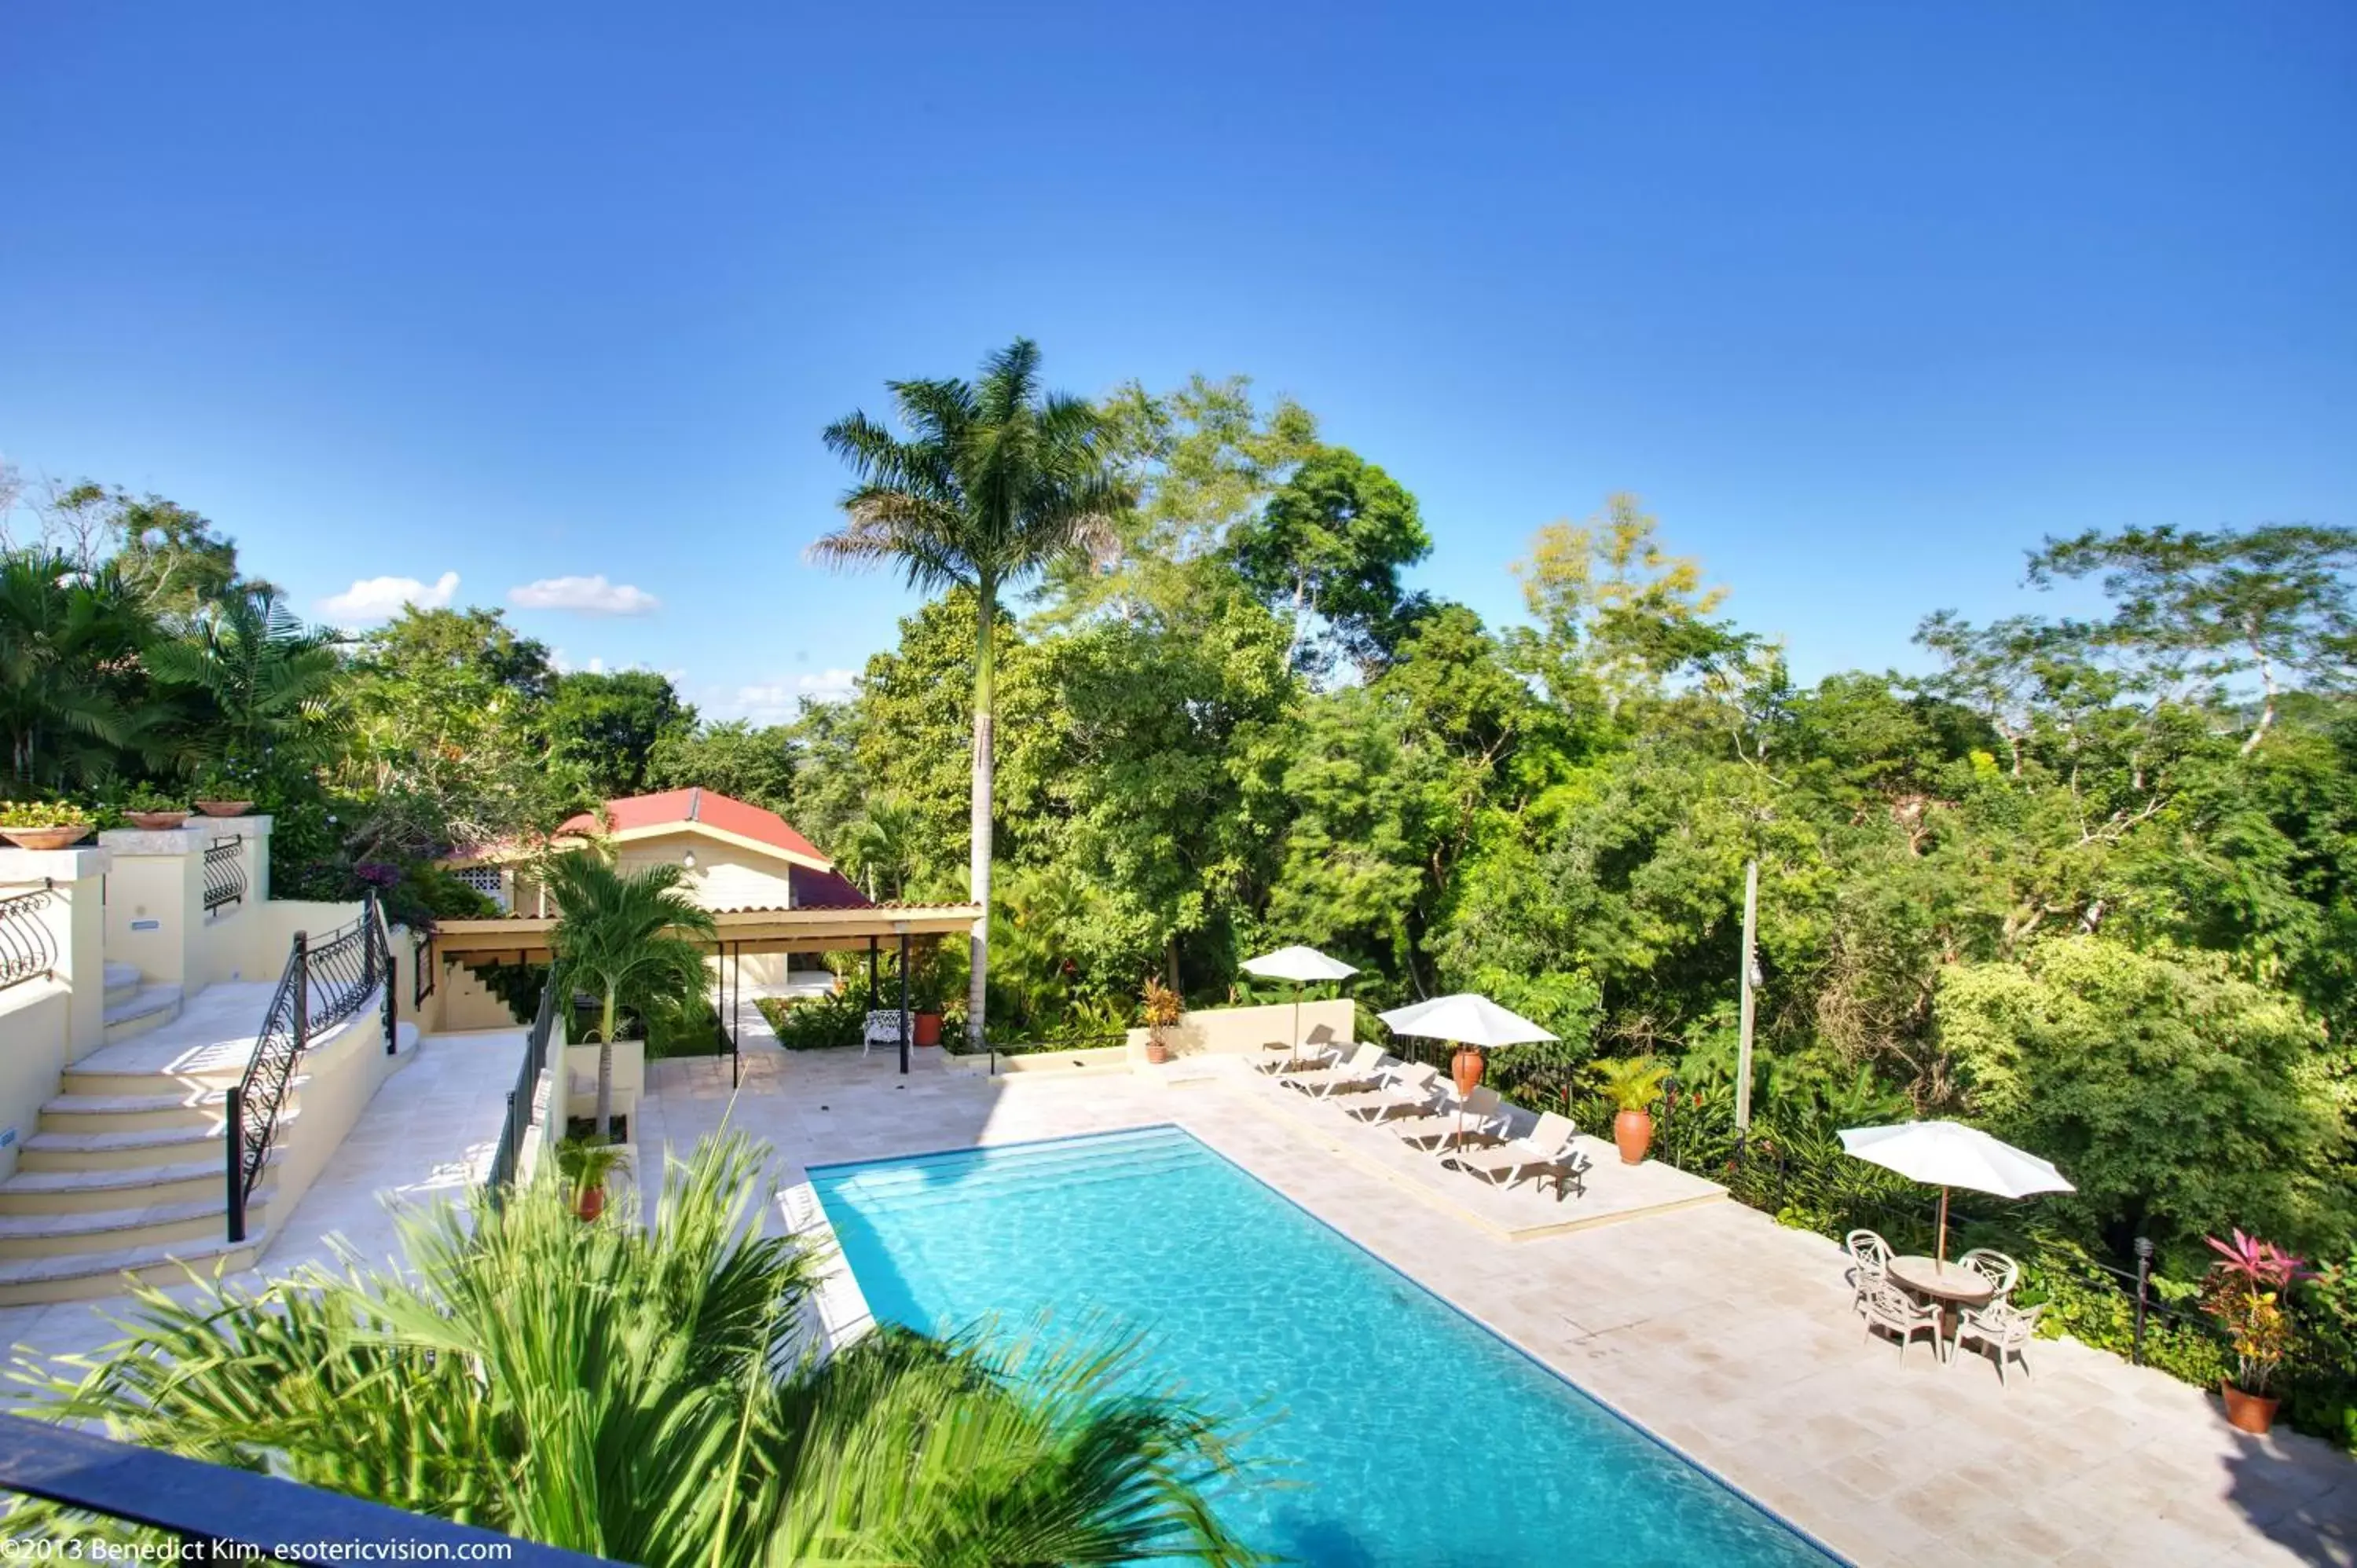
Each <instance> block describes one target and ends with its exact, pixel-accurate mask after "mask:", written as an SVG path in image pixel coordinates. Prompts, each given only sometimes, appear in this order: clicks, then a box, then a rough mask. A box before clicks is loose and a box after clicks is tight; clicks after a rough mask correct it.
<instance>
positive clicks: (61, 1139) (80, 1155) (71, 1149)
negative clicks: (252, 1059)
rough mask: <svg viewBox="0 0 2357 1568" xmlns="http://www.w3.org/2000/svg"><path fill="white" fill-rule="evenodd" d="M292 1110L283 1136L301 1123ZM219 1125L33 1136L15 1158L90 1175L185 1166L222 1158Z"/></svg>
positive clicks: (23, 1166) (283, 1120) (20, 1164)
mask: <svg viewBox="0 0 2357 1568" xmlns="http://www.w3.org/2000/svg"><path fill="white" fill-rule="evenodd" d="M300 1116H301V1112H299V1111H297V1110H296V1109H294V1108H292V1107H291V1106H290V1107H289V1108H288V1109H286V1110H285V1111H282V1112H279V1115H278V1130H279V1135H280V1136H282V1137H283V1136H285V1133H286V1130H287V1129H288V1128H290V1127H293V1126H294V1125H295V1123H296V1121H298V1120H299V1119H300ZM208 1156H210V1157H211V1158H215V1159H218V1158H220V1157H221V1118H220V1117H219V1116H218V1115H216V1116H214V1117H213V1118H212V1119H211V1121H210V1122H208V1123H204V1124H199V1125H184V1126H174V1127H129V1128H116V1129H109V1130H104V1131H91V1130H89V1129H76V1130H73V1131H70V1132H48V1131H46V1130H45V1131H42V1132H38V1133H34V1134H33V1135H32V1136H31V1137H29V1138H27V1139H26V1140H25V1146H24V1151H23V1152H22V1153H21V1154H19V1155H17V1156H16V1168H17V1169H18V1170H20V1171H87V1170H101V1169H107V1168H111V1167H117V1166H126V1167H127V1166H132V1165H176V1164H184V1163H186V1162H188V1161H191V1160H200V1159H204V1158H207V1157H208Z"/></svg>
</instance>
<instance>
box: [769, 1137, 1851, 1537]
mask: <svg viewBox="0 0 2357 1568" xmlns="http://www.w3.org/2000/svg"><path fill="white" fill-rule="evenodd" d="M811 1181H812V1185H813V1187H815V1188H816V1190H817V1193H818V1197H819V1199H820V1201H821V1202H822V1203H823V1205H824V1206H825V1208H826V1213H827V1218H828V1219H830V1220H831V1221H832V1222H833V1223H834V1230H835V1234H836V1236H837V1238H838V1239H839V1240H840V1241H841V1244H842V1247H843V1251H844V1255H845V1258H846V1260H847V1261H848V1262H850V1264H851V1268H852V1272H853V1273H854V1274H856V1276H857V1278H858V1281H859V1285H860V1288H861V1290H862V1291H864V1292H865V1293H866V1297H867V1302H868V1305H869V1307H870V1309H871V1310H873V1311H874V1313H875V1314H876V1316H877V1317H878V1318H879V1319H883V1320H886V1321H891V1322H899V1323H903V1324H907V1325H909V1326H913V1327H918V1328H926V1329H938V1328H942V1327H954V1326H963V1325H966V1324H969V1323H972V1322H974V1321H975V1320H977V1319H980V1318H984V1317H988V1316H996V1317H997V1318H998V1319H999V1320H1001V1321H1002V1322H1005V1323H1007V1324H1010V1325H1017V1324H1026V1325H1028V1323H1029V1322H1030V1321H1031V1320H1032V1319H1034V1318H1035V1317H1036V1316H1039V1315H1040V1314H1042V1313H1049V1314H1053V1315H1055V1316H1057V1317H1059V1318H1060V1319H1062V1320H1064V1321H1068V1322H1073V1321H1079V1320H1082V1319H1084V1318H1086V1317H1088V1316H1091V1315H1102V1314H1111V1315H1113V1316H1115V1317H1117V1318H1118V1319H1120V1320H1121V1321H1123V1322H1125V1323H1126V1324H1129V1325H1131V1326H1135V1327H1136V1328H1139V1329H1142V1330H1144V1331H1145V1332H1146V1334H1147V1335H1148V1336H1149V1347H1150V1354H1151V1358H1152V1360H1153V1363H1154V1367H1155V1369H1156V1371H1157V1373H1159V1374H1161V1375H1162V1376H1163V1377H1165V1378H1170V1379H1176V1380H1179V1382H1181V1383H1183V1384H1184V1385H1185V1387H1186V1389H1187V1390H1188V1391H1189V1392H1190V1393H1191V1394H1192V1395H1193V1396H1194V1397H1195V1398H1196V1399H1197V1400H1198V1401H1199V1402H1202V1403H1205V1404H1208V1405H1211V1406H1214V1407H1218V1408H1223V1409H1228V1410H1245V1409H1248V1410H1251V1411H1253V1412H1258V1413H1262V1414H1271V1415H1275V1417H1277V1419H1275V1420H1274V1421H1272V1422H1270V1423H1268V1425H1267V1426H1266V1427H1265V1430H1263V1431H1261V1432H1259V1433H1257V1434H1254V1436H1253V1437H1252V1439H1251V1442H1250V1444H1249V1446H1248V1449H1247V1451H1248V1452H1253V1453H1255V1454H1258V1455H1265V1456H1268V1457H1272V1458H1275V1459H1277V1460H1281V1461H1284V1462H1286V1470H1285V1474H1286V1475H1287V1476H1288V1477H1290V1478H1291V1479H1292V1480H1293V1481H1294V1482H1296V1483H1297V1484H1296V1485H1293V1486H1288V1487H1260V1488H1254V1489H1250V1490H1245V1491H1242V1492H1239V1493H1236V1494H1234V1495H1232V1496H1229V1497H1227V1498H1223V1499H1222V1502H1221V1505H1220V1511H1221V1514H1222V1518H1223V1519H1224V1520H1226V1521H1227V1522H1228V1523H1229V1525H1230V1526H1231V1528H1232V1529H1235V1530H1238V1531H1239V1532H1240V1533H1241V1534H1243V1536H1244V1538H1245V1539H1246V1540H1248V1541H1251V1542H1252V1543H1253V1544H1254V1545H1256V1546H1258V1547H1260V1548H1261V1549H1263V1550H1265V1551H1274V1552H1281V1553H1283V1554H1284V1555H1286V1556H1287V1557H1290V1558H1292V1559H1294V1560H1295V1561H1297V1562H1301V1563H1316V1564H1334V1565H1356V1564H1370V1565H1372V1564H1379V1563H1414V1564H1418V1565H1419V1568H1431V1565H1434V1564H1450V1565H1456V1568H1531V1565H1534V1564H1542V1563H1580V1564H1605V1563H1629V1564H1634V1563H1645V1564H1695V1565H1712V1568H1733V1565H1738V1564H1740V1565H1764V1564H1778V1565H1783V1564H1803V1563H1806V1564H1812V1565H1814V1568H1824V1564H1825V1563H1828V1562H1830V1561H1831V1559H1829V1558H1827V1557H1826V1556H1825V1555H1824V1553H1823V1552H1820V1551H1818V1550H1817V1549H1816V1548H1814V1547H1813V1546H1812V1545H1811V1544H1810V1543H1809V1542H1808V1541H1806V1540H1804V1539H1803V1537H1801V1536H1799V1535H1797V1534H1795V1533H1794V1532H1793V1531H1792V1530H1789V1529H1787V1528H1785V1527H1784V1526H1782V1525H1781V1524H1779V1523H1778V1522H1777V1521H1776V1520H1774V1519H1773V1518H1771V1517H1770V1516H1769V1515H1768V1514H1766V1513H1764V1512H1762V1511H1760V1509H1758V1508H1756V1507H1754V1506H1753V1505H1752V1504H1750V1503H1749V1502H1748V1501H1746V1500H1745V1499H1744V1498H1740V1497H1738V1496H1737V1495H1736V1494H1735V1493H1734V1492H1732V1491H1729V1490H1728V1489H1727V1487H1724V1486H1722V1485H1720V1484H1719V1483H1718V1482H1717V1481H1716V1480H1714V1479H1713V1478H1712V1477H1710V1476H1708V1475H1706V1473H1704V1472H1703V1471H1701V1470H1698V1469H1696V1468H1695V1466H1692V1465H1689V1464H1687V1463H1686V1462H1685V1461H1684V1460H1682V1459H1680V1458H1679V1457H1678V1456H1677V1455H1674V1454H1673V1453H1671V1452H1670V1451H1669V1450H1668V1449H1666V1448H1664V1447H1663V1446H1662V1445H1661V1444H1657V1443H1655V1442H1653V1441H1652V1439H1651V1438H1649V1437H1647V1436H1646V1435H1644V1434H1642V1433H1641V1432H1639V1431H1638V1430H1637V1429H1636V1428H1634V1427H1632V1426H1631V1425H1629V1424H1628V1423H1625V1422H1623V1421H1622V1420H1620V1418H1619V1417H1618V1416H1616V1415H1614V1414H1612V1413H1611V1412H1609V1411H1608V1410H1606V1409H1605V1408H1604V1407H1603V1406H1601V1405H1599V1404H1598V1403H1597V1402H1595V1401H1593V1400H1591V1399H1589V1398H1587V1396H1586V1395H1584V1394H1582V1393H1580V1392H1579V1391H1577V1389H1575V1388H1574V1387H1572V1385H1571V1384H1569V1383H1567V1382H1566V1381H1564V1380H1562V1379H1561V1378H1559V1377H1556V1376H1555V1374H1554V1373H1552V1372H1550V1371H1548V1370H1547V1369H1545V1368H1544V1367H1542V1366H1540V1365H1539V1364H1538V1363H1537V1362H1535V1361H1533V1360H1531V1359H1529V1358H1528V1357H1525V1356H1524V1355H1523V1354H1522V1353H1521V1352H1520V1351H1518V1350H1516V1349H1514V1348H1512V1346H1510V1345H1508V1344H1506V1343H1505V1342H1504V1341H1503V1340H1501V1339H1500V1338H1498V1337H1496V1336H1495V1335H1492V1334H1491V1333H1490V1332H1489V1331H1488V1330H1487V1329H1484V1328H1483V1327H1481V1326H1480V1325H1479V1324H1477V1323H1475V1322H1473V1320H1472V1319H1470V1318H1469V1317H1467V1316H1464V1315H1463V1314H1462V1313H1460V1312H1458V1311H1457V1310H1456V1309H1455V1308H1454V1307H1451V1306H1450V1305H1448V1304H1447V1303H1446V1302H1443V1301H1442V1300H1440V1299H1439V1298H1438V1297H1437V1296H1435V1295H1433V1294H1430V1293H1429V1292H1427V1291H1426V1290H1425V1289H1423V1287H1421V1286H1419V1285H1417V1284H1415V1283H1414V1282H1412V1281H1410V1280H1408V1279H1407V1278H1406V1277H1405V1276H1404V1275H1402V1274H1400V1273H1397V1272H1395V1271H1394V1270H1393V1269H1391V1268H1390V1267H1389V1266H1387V1265H1386V1264H1384V1263H1383V1262H1381V1261H1380V1260H1378V1259H1376V1258H1375V1257H1373V1256H1372V1254H1370V1253H1368V1252H1365V1251H1361V1249H1360V1248H1359V1247H1357V1246H1356V1245H1354V1244H1353V1243H1351V1241H1349V1240H1346V1239H1345V1238H1343V1237H1342V1236H1341V1235H1340V1234H1339V1233H1338V1232H1336V1231H1334V1230H1330V1229H1329V1228H1328V1227H1327V1226H1326V1225H1324V1224H1323V1223H1322V1222H1320V1221H1318V1219H1313V1218H1312V1217H1311V1216H1310V1215H1309V1214H1308V1213H1307V1212H1306V1211H1304V1210H1303V1209H1301V1208H1299V1207H1297V1205H1295V1204H1294V1203H1292V1202H1291V1201H1290V1200H1288V1199H1286V1198H1285V1197H1282V1196H1280V1195H1279V1194H1277V1193H1276V1192H1275V1191H1274V1190H1272V1189H1271V1188H1269V1187H1266V1186H1265V1185H1263V1184H1262V1183H1261V1182H1260V1181H1258V1180H1257V1179H1255V1178H1254V1177H1253V1176H1250V1175H1248V1174H1246V1173H1245V1172H1244V1171H1243V1170H1242V1169H1240V1168H1239V1167H1237V1166H1236V1165H1232V1164H1231V1163H1230V1162H1229V1161H1228V1160H1227V1159H1225V1158H1224V1157H1222V1155H1218V1154H1216V1153H1214V1152H1213V1151H1212V1150H1211V1148H1209V1147H1208V1146H1206V1145H1205V1144H1201V1143H1200V1142H1198V1141H1197V1140H1196V1139H1195V1138H1193V1137H1192V1136H1190V1135H1189V1134H1188V1133H1186V1132H1184V1131H1182V1130H1180V1129H1179V1128H1177V1127H1148V1128H1142V1129H1139V1130H1136V1131H1134V1132H1127V1133H1110V1134H1106V1135H1103V1136H1098V1137H1087V1138H1071V1139H1061V1140H1058V1141H1055V1142H1052V1143H1040V1144H1013V1145H1006V1146H1001V1147H997V1148H991V1149H975V1150H962V1151H959V1152H957V1153H953V1154H943V1155H919V1156H916V1157H913V1158H909V1159H899V1160H881V1161H875V1162H871V1163H864V1164H858V1165H820V1166H814V1167H813V1169H812V1171H811Z"/></svg>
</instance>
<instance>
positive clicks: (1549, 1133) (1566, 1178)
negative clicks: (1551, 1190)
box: [1440, 1111, 1588, 1198]
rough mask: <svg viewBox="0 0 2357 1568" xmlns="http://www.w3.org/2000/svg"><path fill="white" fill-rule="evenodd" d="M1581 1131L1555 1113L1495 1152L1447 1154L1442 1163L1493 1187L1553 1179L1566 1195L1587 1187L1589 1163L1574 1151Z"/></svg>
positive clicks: (1471, 1151)
mask: <svg viewBox="0 0 2357 1568" xmlns="http://www.w3.org/2000/svg"><path fill="white" fill-rule="evenodd" d="M1578 1136H1579V1129H1578V1128H1577V1127H1575V1126H1573V1125H1572V1124H1571V1119H1570V1118H1569V1117H1567V1116H1559V1115H1557V1114H1556V1113H1555V1112H1552V1111H1547V1112H1541V1113H1540V1115H1539V1119H1538V1124H1537V1125H1536V1126H1534V1127H1533V1128H1532V1129H1531V1130H1530V1131H1529V1132H1527V1133H1523V1135H1522V1136H1521V1137H1519V1138H1517V1139H1515V1140H1514V1141H1513V1142H1512V1143H1511V1144H1504V1145H1502V1146H1501V1147H1499V1148H1495V1149H1466V1150H1462V1151H1460V1152H1458V1153H1456V1154H1449V1155H1442V1156H1441V1160H1440V1163H1441V1164H1442V1165H1448V1166H1450V1167H1451V1168H1453V1169H1456V1170H1460V1171H1463V1172H1464V1173H1465V1174H1466V1175H1467V1176H1478V1177H1480V1179H1481V1180H1483V1181H1486V1182H1488V1183H1489V1184H1490V1185H1491V1186H1492V1187H1512V1186H1513V1185H1514V1184H1515V1183H1517V1182H1521V1181H1527V1180H1530V1179H1533V1178H1534V1177H1542V1178H1543V1177H1545V1176H1553V1177H1555V1181H1556V1183H1557V1184H1558V1186H1559V1187H1560V1188H1561V1189H1562V1190H1561V1191H1559V1192H1558V1193H1557V1194H1556V1196H1557V1197H1558V1198H1560V1197H1563V1196H1565V1195H1566V1193H1568V1192H1569V1191H1570V1190H1571V1189H1573V1188H1574V1187H1581V1186H1583V1185H1584V1184H1583V1183H1582V1181H1581V1178H1582V1177H1583V1176H1586V1175H1587V1169H1588V1162H1587V1160H1585V1159H1583V1158H1581V1157H1580V1156H1579V1155H1577V1154H1576V1153H1574V1152H1573V1150H1572V1144H1573V1142H1574V1141H1575V1140H1576V1139H1577V1138H1578Z"/></svg>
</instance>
